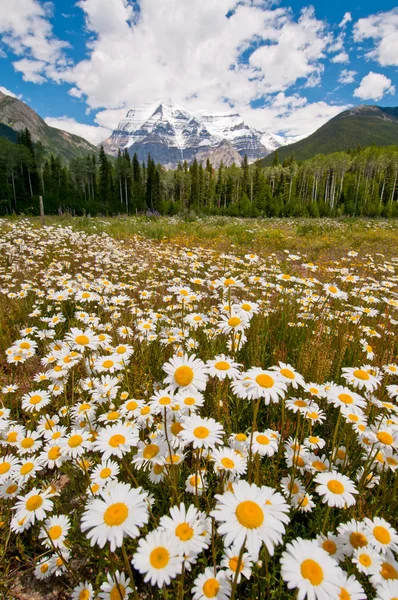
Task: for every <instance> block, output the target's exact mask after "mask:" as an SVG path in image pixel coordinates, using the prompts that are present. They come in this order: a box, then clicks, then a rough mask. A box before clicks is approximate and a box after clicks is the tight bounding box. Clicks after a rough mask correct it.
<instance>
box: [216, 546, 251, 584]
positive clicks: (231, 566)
mask: <svg viewBox="0 0 398 600" xmlns="http://www.w3.org/2000/svg"><path fill="white" fill-rule="evenodd" d="M238 561H239V555H237V554H235V552H232V550H231V549H229V548H227V549H226V550H225V553H224V556H223V557H222V559H221V564H220V566H221V567H225V569H226V570H225V576H226V577H227V578H228V579H230V580H231V581H233V580H234V578H235V574H236V569H237V568H238ZM252 566H253V562H252V559H251V556H250V554H248V553H247V552H244V553H243V555H242V558H241V562H240V565H239V574H238V578H237V583H240V582H241V579H242V575H243V577H246V579H250V577H251V574H252Z"/></svg>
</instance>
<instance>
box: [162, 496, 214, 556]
mask: <svg viewBox="0 0 398 600" xmlns="http://www.w3.org/2000/svg"><path fill="white" fill-rule="evenodd" d="M159 528H160V529H164V530H165V531H166V532H167V533H168V534H169V536H171V537H172V538H173V540H174V541H175V543H176V545H177V548H178V552H179V554H181V555H187V554H191V553H194V554H199V552H201V551H202V550H203V549H204V548H207V547H208V545H209V543H208V541H207V539H206V537H204V536H203V535H202V534H203V533H204V532H205V531H206V526H205V520H204V518H203V515H202V513H200V512H199V511H198V509H197V508H195V507H194V506H193V504H191V505H190V506H189V508H188V509H186V508H185V505H184V503H183V502H181V503H180V506H172V507H171V508H170V517H169V516H167V515H165V516H163V517H162V518H161V519H160V522H159Z"/></svg>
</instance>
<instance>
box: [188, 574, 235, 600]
mask: <svg viewBox="0 0 398 600" xmlns="http://www.w3.org/2000/svg"><path fill="white" fill-rule="evenodd" d="M192 594H193V596H192V597H193V600H208V599H209V598H211V599H213V600H228V598H229V597H230V596H231V584H230V582H229V580H228V579H227V576H226V571H218V573H215V572H214V569H212V568H211V567H207V568H206V569H205V572H204V573H202V574H201V575H199V576H198V577H197V578H196V579H195V581H194V582H193V588H192Z"/></svg>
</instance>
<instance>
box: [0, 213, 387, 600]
mask: <svg viewBox="0 0 398 600" xmlns="http://www.w3.org/2000/svg"><path fill="white" fill-rule="evenodd" d="M308 223H309V222H307V221H294V220H290V221H288V222H286V223H285V224H283V225H278V224H277V221H276V220H275V221H272V220H270V221H266V220H265V221H262V220H251V221H244V220H239V219H236V220H234V219H224V220H219V221H217V219H215V220H214V219H212V218H208V219H197V220H193V221H192V222H183V221H179V220H178V219H173V218H171V219H167V218H161V219H154V220H151V219H144V218H141V219H139V218H138V219H134V218H127V217H126V218H123V219H121V218H120V219H118V218H115V219H110V218H109V219H101V218H95V219H88V218H83V219H75V220H73V219H62V218H59V219H56V218H53V219H51V220H47V223H46V225H45V226H42V225H41V224H40V223H39V222H38V221H37V220H35V219H28V218H15V219H3V220H1V221H0V233H1V237H0V315H1V319H0V352H1V356H0V389H1V394H0V515H1V516H0V521H1V527H0V558H1V565H2V570H1V571H2V572H1V574H0V590H1V592H0V594H1V593H2V594H3V595H2V596H1V597H2V598H5V599H8V598H10V599H11V598H20V597H21V596H19V595H18V594H19V593H20V592H19V591H17V588H16V585H17V582H18V585H21V581H22V584H23V586H25V588H27V589H28V590H29V586H33V587H34V588H35V590H41V589H42V590H43V591H42V596H40V597H42V598H43V599H44V598H59V599H62V600H63V599H71V600H127V599H130V600H139V599H142V600H146V599H148V600H149V599H162V598H163V599H168V600H183V599H185V598H187V599H190V598H192V599H193V600H207V599H214V600H229V599H231V600H238V599H243V598H244V599H256V600H257V599H258V600H266V599H267V600H268V599H272V600H279V599H289V598H292V599H294V598H296V599H298V600H304V599H305V598H308V600H362V599H366V598H370V599H377V600H397V598H398V533H397V531H398V518H397V515H398V489H397V487H398V477H397V469H398V403H397V399H398V342H397V339H398V338H397V332H398V327H397V325H398V253H397V242H398V235H397V234H398V225H397V224H395V223H394V222H392V221H391V222H389V221H360V220H358V221H354V222H350V221H347V222H344V221H337V220H336V221H332V220H326V221H324V222H322V221H312V222H310V224H308ZM18 589H19V588H18ZM53 589H56V590H57V592H56V594H55V592H53V591H52V590H53ZM25 597H26V598H29V597H30V596H29V593H28V595H27V596H24V598H25ZM35 598H36V596H35Z"/></svg>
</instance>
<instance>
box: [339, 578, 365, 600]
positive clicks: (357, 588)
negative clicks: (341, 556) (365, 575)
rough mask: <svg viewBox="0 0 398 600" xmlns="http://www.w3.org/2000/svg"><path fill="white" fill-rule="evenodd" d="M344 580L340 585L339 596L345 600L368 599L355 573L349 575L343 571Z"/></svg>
mask: <svg viewBox="0 0 398 600" xmlns="http://www.w3.org/2000/svg"><path fill="white" fill-rule="evenodd" d="M341 574H342V577H343V582H342V584H341V586H340V595H339V596H338V598H339V599H340V598H342V599H343V600H367V595H366V594H365V591H364V589H363V587H362V586H361V584H360V583H359V581H357V579H356V578H355V576H354V575H347V574H346V573H344V571H341Z"/></svg>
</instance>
